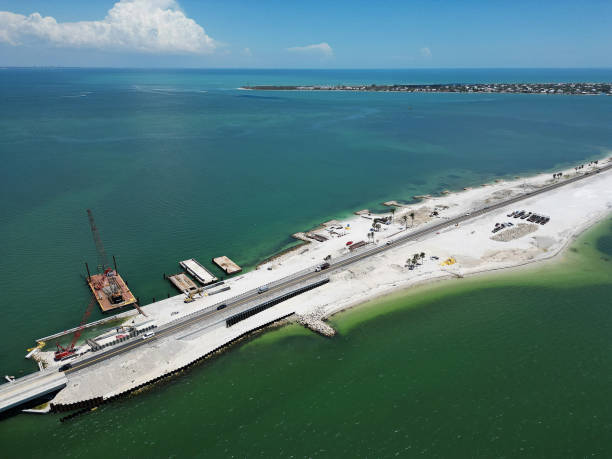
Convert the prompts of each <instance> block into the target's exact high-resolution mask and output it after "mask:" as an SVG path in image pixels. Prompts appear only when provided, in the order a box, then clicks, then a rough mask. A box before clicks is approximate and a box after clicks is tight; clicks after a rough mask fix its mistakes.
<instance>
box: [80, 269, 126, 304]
mask: <svg viewBox="0 0 612 459" xmlns="http://www.w3.org/2000/svg"><path fill="white" fill-rule="evenodd" d="M87 285H89V288H90V289H91V291H92V293H93V294H94V296H95V297H96V300H97V301H98V304H99V305H100V309H102V311H103V312H107V311H112V310H113V309H119V308H123V307H124V306H128V305H130V304H135V303H136V298H135V297H134V295H133V294H132V292H131V291H130V289H129V288H128V286H127V284H126V283H125V281H124V280H123V279H122V278H121V276H120V275H119V274H118V273H117V272H116V271H109V272H106V273H104V274H94V275H93V276H90V277H88V278H87Z"/></svg>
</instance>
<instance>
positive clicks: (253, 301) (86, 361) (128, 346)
mask: <svg viewBox="0 0 612 459" xmlns="http://www.w3.org/2000/svg"><path fill="white" fill-rule="evenodd" d="M609 169H612V164H608V165H607V166H602V167H600V168H598V169H596V170H594V171H591V172H585V173H583V174H581V175H577V176H575V177H572V178H570V179H565V180H563V179H562V180H561V181H558V182H556V183H553V184H552V185H549V186H546V187H542V188H540V189H537V190H534V191H531V192H528V193H525V194H522V195H520V196H516V197H514V198H510V199H506V200H504V201H501V202H499V203H497V204H492V205H490V206H485V207H482V208H480V209H476V210H474V211H472V212H470V213H468V214H465V215H461V216H459V217H455V218H452V219H449V220H445V221H443V222H440V223H437V224H434V225H429V226H426V227H424V228H422V229H419V230H416V231H411V232H407V233H406V234H404V235H402V236H400V237H397V238H395V239H394V240H393V241H390V242H387V243H385V244H384V245H380V246H374V247H371V248H370V247H368V246H366V247H365V249H363V250H359V251H357V253H355V254H354V255H352V256H350V257H348V258H344V259H341V260H338V261H335V262H334V261H332V262H330V267H329V268H327V269H325V270H323V271H319V272H316V271H314V267H313V269H312V270H311V271H305V272H304V273H302V274H299V275H296V276H295V277H289V278H287V279H286V280H284V281H283V280H280V281H279V282H278V283H277V284H276V285H274V286H270V287H269V288H268V290H267V291H266V292H265V293H259V292H258V290H257V289H254V290H251V291H249V292H246V293H245V294H242V295H239V296H238V297H236V299H235V300H234V301H232V300H231V299H230V300H228V301H225V302H224V303H225V304H226V305H227V306H226V308H224V309H223V310H221V311H217V310H216V307H214V306H213V307H209V308H207V309H206V310H205V311H202V312H200V313H194V314H191V315H190V316H188V317H185V318H183V319H179V320H176V321H175V322H172V323H170V324H167V325H164V326H162V327H159V328H157V329H156V330H155V334H154V335H153V336H151V337H149V338H144V339H143V337H142V335H141V336H136V337H134V338H133V339H131V340H129V341H126V342H125V343H122V344H118V345H116V346H113V347H112V348H109V349H108V350H103V351H98V352H95V353H92V355H90V356H88V357H86V358H83V359H80V360H77V361H75V362H74V363H72V367H71V368H70V369H68V370H66V371H65V372H64V373H65V374H69V373H73V372H77V371H80V370H82V369H84V368H87V367H89V366H91V365H95V364H96V363H98V362H100V361H103V360H106V359H109V358H112V357H114V356H116V355H120V354H122V353H125V352H129V351H130V350H132V349H134V348H136V347H138V346H142V345H146V344H148V343H149V342H150V341H155V340H158V339H159V338H163V337H166V336H170V335H171V334H173V333H176V332H177V331H180V330H183V329H185V328H187V327H190V326H192V325H194V324H197V323H198V322H202V321H205V320H208V321H209V322H210V325H212V324H213V323H218V322H220V321H223V320H226V319H227V318H228V317H230V316H232V315H234V314H237V313H239V312H242V311H244V310H247V309H250V308H251V307H254V306H256V305H257V304H261V303H263V302H265V301H268V300H270V299H272V298H274V297H275V296H279V293H282V292H284V291H286V290H287V289H289V288H290V287H293V286H295V285H296V284H301V283H308V282H309V281H312V280H314V279H316V278H322V277H324V276H328V275H329V274H330V273H331V272H334V271H339V270H342V269H344V268H346V267H347V266H349V265H351V264H353V263H356V262H358V261H360V260H363V259H364V258H367V257H370V256H373V255H377V254H379V253H382V252H384V251H385V250H389V249H392V248H394V247H397V246H399V245H401V244H404V243H406V242H408V241H414V240H415V239H417V238H419V237H422V236H425V235H428V234H431V233H435V232H437V231H440V230H442V229H444V228H448V227H452V226H455V225H458V224H459V223H462V222H464V221H467V220H470V219H473V218H476V217H478V216H481V215H484V214H487V213H489V212H492V211H495V210H497V209H501V208H503V207H506V206H508V205H510V204H513V203H516V202H520V201H523V200H525V199H529V198H532V197H534V196H537V195H540V194H543V193H546V192H548V191H551V190H554V189H556V188H560V187H562V186H565V185H569V184H571V183H574V182H577V181H579V180H583V179H585V178H588V177H590V176H592V175H596V174H597V173H599V172H602V171H606V170H609ZM285 293H286V292H285ZM215 306H216V305H215ZM51 371H55V370H44V371H41V372H39V373H38V374H33V375H28V376H26V377H24V378H19V380H17V381H15V382H14V383H7V384H10V385H11V386H12V387H10V388H11V389H17V386H19V385H20V384H19V383H20V382H22V381H23V383H25V384H26V385H27V384H29V385H31V384H32V383H34V381H35V380H39V381H41V380H40V379H39V378H45V377H47V376H48V375H49V373H50V372H51ZM4 386H5V385H4V384H3V385H2V389H5V387H4ZM1 392H2V391H1V390H0V393H1ZM0 395H1V394H0Z"/></svg>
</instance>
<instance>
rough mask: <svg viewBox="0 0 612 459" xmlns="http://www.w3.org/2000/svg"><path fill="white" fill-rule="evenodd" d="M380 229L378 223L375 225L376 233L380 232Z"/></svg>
mask: <svg viewBox="0 0 612 459" xmlns="http://www.w3.org/2000/svg"><path fill="white" fill-rule="evenodd" d="M381 228H382V226H381V225H380V223H377V224H376V231H380V229H381Z"/></svg>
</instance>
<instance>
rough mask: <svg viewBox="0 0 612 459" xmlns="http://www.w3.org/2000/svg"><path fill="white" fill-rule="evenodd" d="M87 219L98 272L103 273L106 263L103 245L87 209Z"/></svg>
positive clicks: (90, 213)
mask: <svg viewBox="0 0 612 459" xmlns="http://www.w3.org/2000/svg"><path fill="white" fill-rule="evenodd" d="M87 217H88V218H89V226H90V227H91V234H92V235H93V239H94V243H95V244H96V252H97V253H98V271H100V272H103V271H104V270H105V269H106V266H107V265H108V262H107V259H106V252H105V251H104V244H102V239H100V234H99V233H98V228H97V227H96V222H95V221H94V218H93V213H92V212H91V209H87Z"/></svg>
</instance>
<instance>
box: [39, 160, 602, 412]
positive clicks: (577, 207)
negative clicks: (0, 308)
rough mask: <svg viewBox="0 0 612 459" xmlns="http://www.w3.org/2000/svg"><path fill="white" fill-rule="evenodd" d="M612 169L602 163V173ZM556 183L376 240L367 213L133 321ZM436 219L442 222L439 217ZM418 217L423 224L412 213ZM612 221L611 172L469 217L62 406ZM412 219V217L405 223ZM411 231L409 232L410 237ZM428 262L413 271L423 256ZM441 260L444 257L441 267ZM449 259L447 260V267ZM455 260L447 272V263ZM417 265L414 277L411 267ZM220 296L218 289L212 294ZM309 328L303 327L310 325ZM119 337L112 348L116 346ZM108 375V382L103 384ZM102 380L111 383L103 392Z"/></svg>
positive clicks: (384, 228)
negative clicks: (273, 326)
mask: <svg viewBox="0 0 612 459" xmlns="http://www.w3.org/2000/svg"><path fill="white" fill-rule="evenodd" d="M608 163H609V160H602V161H599V166H600V167H601V166H603V165H607V164H608ZM594 167H595V166H587V165H585V167H584V168H583V169H581V170H579V171H578V172H576V171H575V170H574V169H571V170H567V171H564V174H563V177H562V178H559V179H555V180H561V181H563V180H567V179H568V178H569V177H571V176H574V175H575V174H576V173H579V174H584V173H586V172H590V171H592V170H593V169H594ZM552 181H553V178H552V174H550V173H547V174H541V175H538V176H535V177H530V178H520V179H516V180H512V181H499V182H496V183H493V184H491V185H487V186H482V187H477V188H474V189H470V190H465V191H461V192H456V193H446V194H443V195H442V196H440V197H435V198H428V199H426V200H424V201H423V202H421V203H417V204H414V205H409V206H399V207H397V209H396V211H395V215H394V221H393V223H390V224H384V223H383V224H381V225H380V229H379V230H378V231H374V237H373V241H372V239H371V238H369V237H368V233H369V232H371V231H370V228H371V227H372V223H373V221H374V220H373V219H374V218H383V217H389V216H390V215H391V214H390V212H389V213H386V214H384V215H374V214H369V213H368V212H364V211H361V212H359V215H355V216H354V217H351V218H349V219H346V220H342V221H332V222H327V223H326V224H324V225H322V226H321V227H320V228H318V229H317V230H315V231H313V233H315V234H317V235H320V236H323V237H324V238H325V239H323V238H319V239H321V241H317V240H312V239H308V240H310V241H312V242H310V243H309V244H307V245H303V246H300V247H298V248H297V249H296V250H293V251H290V252H288V253H285V254H283V255H280V256H278V257H276V258H274V259H272V260H271V261H269V262H266V263H264V264H262V265H260V266H259V267H258V269H256V270H253V271H251V272H248V273H245V274H241V275H239V276H236V277H233V278H230V279H229V280H227V281H225V285H224V287H230V289H229V290H227V291H219V293H218V294H215V295H208V296H202V297H198V298H197V299H196V300H195V301H193V302H191V303H185V302H184V301H183V300H184V296H183V295H177V296H175V297H172V298H169V299H166V300H162V301H158V302H156V303H153V304H150V305H147V306H144V307H143V310H144V311H145V312H146V314H147V316H146V317H145V316H142V315H138V314H137V313H136V311H134V312H133V314H132V315H131V316H130V317H129V318H128V319H127V321H129V322H130V323H132V322H133V323H134V324H135V325H137V326H138V325H139V324H142V325H145V324H151V323H155V324H157V325H158V326H162V325H164V324H166V323H168V322H171V321H173V320H176V319H179V318H181V317H184V316H186V315H188V314H191V313H193V312H196V311H199V310H202V309H205V308H207V307H211V306H213V305H216V304H219V303H222V302H224V301H227V300H229V299H231V298H233V297H235V296H237V295H239V294H241V293H244V292H248V291H250V290H252V289H254V288H258V287H259V286H261V285H263V284H266V283H269V282H273V281H275V280H279V279H282V278H284V277H286V276H290V275H292V274H294V273H296V272H298V271H300V270H304V269H308V270H314V268H315V267H316V266H318V265H321V263H323V261H324V259H325V258H326V257H328V256H331V259H332V260H334V259H337V258H339V257H342V256H345V255H346V254H347V253H348V252H349V248H348V247H349V246H347V242H349V241H352V242H353V244H356V243H358V242H360V241H364V242H368V241H369V244H378V245H381V244H386V243H387V242H388V241H392V240H394V239H395V238H398V237H400V236H402V235H405V234H407V233H410V232H411V231H414V230H416V229H418V228H424V227H426V226H427V225H433V224H435V223H439V222H440V220H443V219H449V218H452V217H456V216H461V215H466V214H469V213H471V212H472V211H473V210H474V209H477V208H480V207H483V206H485V205H491V204H495V203H496V202H499V201H502V200H505V199H508V198H510V197H513V196H517V195H519V194H523V193H525V192H528V191H530V190H535V189H538V188H540V187H542V186H545V185H549V184H550V183H551V182H552ZM523 209H524V210H525V211H527V212H533V213H537V214H539V215H545V216H548V217H549V218H550V220H549V221H548V223H546V224H544V225H542V224H537V223H531V222H528V221H527V220H526V219H520V218H513V217H509V216H508V214H510V213H511V212H513V211H515V210H523ZM434 211H435V212H437V215H434ZM411 213H414V221H413V219H412V217H410V214H411ZM611 213H612V169H609V170H606V171H602V172H600V173H594V172H590V174H589V177H588V178H586V179H584V180H579V181H576V182H573V183H570V184H568V185H565V186H562V187H559V188H556V189H553V190H550V191H546V192H545V193H542V194H539V195H536V196H532V197H529V198H527V199H525V200H521V201H520V202H518V203H516V204H512V205H509V206H507V207H504V208H500V209H497V210H495V211H491V212H488V213H486V214H484V215H481V216H477V217H474V218H470V219H468V220H467V221H465V222H462V223H460V224H459V225H457V226H454V225H453V226H451V227H447V228H445V229H443V230H440V231H437V232H436V231H434V232H432V233H431V234H428V235H427V236H423V237H421V238H418V239H415V240H413V241H409V242H406V243H403V244H401V245H398V246H397V247H391V248H390V249H389V250H386V251H384V252H382V253H379V254H377V255H374V256H370V257H367V258H364V259H362V260H360V261H357V262H355V263H353V264H351V265H349V266H348V267H347V268H344V269H341V270H336V271H330V276H329V277H330V282H329V283H327V284H325V285H322V286H320V287H318V288H316V289H314V290H310V291H308V292H306V293H303V294H301V295H298V296H295V297H293V298H291V299H289V300H286V301H284V302H282V303H279V304H277V305H275V306H273V307H271V308H269V309H266V310H265V311H263V312H260V313H258V314H255V315H253V316H252V317H249V318H248V319H246V320H243V321H241V322H239V323H238V324H236V325H234V326H231V327H227V326H226V324H225V322H224V321H219V323H214V324H212V325H206V326H203V325H197V324H196V325H193V326H190V327H189V328H186V329H185V330H184V331H182V332H179V333H177V334H173V335H172V336H164V337H160V338H159V339H156V340H155V341H154V342H153V343H152V344H151V345H149V346H141V347H138V348H136V349H134V350H132V351H130V352H128V353H124V354H120V355H117V356H116V357H112V358H110V359H108V360H106V361H104V362H101V363H100V364H97V365H95V366H90V367H88V368H85V369H84V370H81V371H79V372H77V373H74V374H71V375H70V383H69V385H68V386H67V387H66V388H65V389H63V390H62V391H60V392H59V394H58V395H57V397H56V399H55V400H54V403H73V402H75V401H82V400H87V399H90V398H93V397H105V398H106V397H109V396H113V395H116V394H119V393H122V392H124V391H128V390H132V389H133V388H135V387H137V386H139V385H140V384H145V383H147V382H149V381H152V380H153V379H154V378H158V377H160V376H162V375H165V374H169V373H171V372H174V371H177V370H178V369H180V368H182V367H184V366H185V365H187V364H189V363H191V362H193V361H195V360H197V359H198V358H201V357H202V356H204V355H207V354H209V353H211V352H213V351H215V350H217V349H219V348H221V347H222V346H224V345H225V344H227V343H229V342H231V341H232V340H235V339H237V338H239V337H240V336H243V335H244V334H246V333H249V332H250V331H251V330H254V329H256V328H259V327H262V326H265V325H266V324H269V323H271V322H273V321H275V320H278V319H279V318H281V317H286V316H288V315H293V314H295V315H296V316H293V317H298V319H299V318H300V317H304V316H308V317H311V318H312V317H313V316H314V317H315V319H317V318H325V317H328V316H330V315H331V314H334V313H336V312H338V311H341V310H343V309H346V308H348V307H351V306H353V305H356V304H359V303H363V302H365V301H368V300H371V299H373V298H376V297H378V296H381V295H386V294H389V293H391V292H394V291H397V290H399V289H407V288H410V287H412V286H415V285H419V284H423V283H427V282H432V281H440V280H443V279H450V278H457V277H465V276H470V275H475V274H478V273H486V272H492V271H494V270H501V269H510V268H517V267H520V266H526V265H530V264H532V263H536V262H541V261H544V260H548V259H551V258H552V257H555V256H556V255H558V254H559V253H561V252H562V250H563V249H564V248H565V247H567V246H568V244H569V243H570V242H571V241H572V240H573V239H574V238H575V237H576V236H577V235H578V234H580V233H581V232H582V231H583V230H584V229H586V228H588V227H589V226H591V225H593V224H594V223H596V222H598V221H600V220H601V219H603V218H605V217H606V216H608V215H610V214H611ZM404 216H407V218H406V219H404ZM506 222H511V223H513V225H512V226H510V227H509V228H507V229H504V230H501V231H499V232H497V233H496V234H493V233H492V230H493V228H494V227H495V224H496V223H506ZM406 227H407V228H406ZM421 253H424V254H425V256H424V257H423V258H420V257H419V260H418V262H417V263H416V264H415V263H412V258H413V256H414V254H421ZM434 257H435V258H434ZM447 260H448V261H447ZM445 261H447V263H444V262H445ZM411 264H412V265H413V267H412V269H411V268H410V265H411ZM215 290H220V289H211V290H210V291H211V292H213V291H215ZM301 322H302V323H303V322H304V321H301ZM112 335H113V333H110V335H109V336H108V337H107V338H101V339H100V340H99V341H100V342H104V341H105V339H111V340H112V339H114V338H113V336H112ZM35 358H36V359H37V360H39V361H41V362H44V363H45V365H48V366H51V367H54V366H57V365H59V364H60V363H58V362H54V361H53V353H52V352H49V351H47V352H44V351H43V352H40V353H38V354H37V355H36V356H35ZM102 374H104V377H101V375H102ZM100 381H105V382H104V384H101V383H100Z"/></svg>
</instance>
